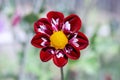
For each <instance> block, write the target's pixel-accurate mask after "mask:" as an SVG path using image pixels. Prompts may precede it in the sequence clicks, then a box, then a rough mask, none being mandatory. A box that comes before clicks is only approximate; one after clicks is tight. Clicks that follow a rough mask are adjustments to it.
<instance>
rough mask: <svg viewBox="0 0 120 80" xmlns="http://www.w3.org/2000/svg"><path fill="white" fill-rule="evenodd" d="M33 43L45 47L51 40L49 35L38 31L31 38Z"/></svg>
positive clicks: (38, 46)
mask: <svg viewBox="0 0 120 80" xmlns="http://www.w3.org/2000/svg"><path fill="white" fill-rule="evenodd" d="M31 44H32V45H33V46H35V47H37V48H43V47H46V46H49V45H50V40H49V37H48V36H47V35H45V34H41V33H38V34H36V35H35V36H34V37H33V39H32V40H31Z"/></svg>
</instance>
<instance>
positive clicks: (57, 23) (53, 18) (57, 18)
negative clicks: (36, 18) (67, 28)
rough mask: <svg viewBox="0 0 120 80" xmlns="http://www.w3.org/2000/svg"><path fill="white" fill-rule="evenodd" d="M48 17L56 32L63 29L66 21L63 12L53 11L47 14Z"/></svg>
mask: <svg viewBox="0 0 120 80" xmlns="http://www.w3.org/2000/svg"><path fill="white" fill-rule="evenodd" d="M47 17H48V20H49V21H50V23H51V25H52V29H53V30H54V31H58V30H60V29H61V25H62V23H63V19H64V15H63V14H62V13H61V12H57V11H51V12H49V13H48V14H47Z"/></svg>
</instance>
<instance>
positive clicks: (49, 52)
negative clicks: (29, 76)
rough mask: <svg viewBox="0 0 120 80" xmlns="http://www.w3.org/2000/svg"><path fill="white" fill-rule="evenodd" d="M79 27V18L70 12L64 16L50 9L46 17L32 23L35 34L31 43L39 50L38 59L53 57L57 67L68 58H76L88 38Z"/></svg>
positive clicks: (62, 64) (86, 44) (85, 45)
mask: <svg viewBox="0 0 120 80" xmlns="http://www.w3.org/2000/svg"><path fill="white" fill-rule="evenodd" d="M80 28H81V20H80V18H79V17H78V16H77V15H75V14H72V15H70V16H68V17H66V18H64V15H63V14H62V13H60V12H56V11H51V12H49V13H48V14H47V18H41V19H39V20H38V21H37V22H35V23H34V31H35V33H36V34H35V36H34V37H33V39H32V41H31V43H32V45H33V46H35V47H37V48H42V50H41V51H40V59H41V60H42V61H43V62H47V61H49V60H50V59H52V58H53V62H54V63H55V65H56V66H58V67H63V66H64V65H65V64H67V62H68V58H70V59H72V60H77V59H78V58H79V57H80V52H79V50H82V49H84V48H86V47H87V46H88V39H87V37H86V36H85V35H84V34H83V33H82V32H78V31H79V29H80Z"/></svg>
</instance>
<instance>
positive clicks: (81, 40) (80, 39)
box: [69, 32, 89, 50]
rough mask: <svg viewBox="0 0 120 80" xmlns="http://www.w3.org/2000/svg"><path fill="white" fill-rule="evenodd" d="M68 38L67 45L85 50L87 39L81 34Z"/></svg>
mask: <svg viewBox="0 0 120 80" xmlns="http://www.w3.org/2000/svg"><path fill="white" fill-rule="evenodd" d="M70 38H71V39H70V40H69V43H70V44H71V45H72V46H75V47H77V48H78V49H79V50H82V49H84V48H86V47H87V46H88V44H89V41H88V38H87V37H86V36H85V35H84V34H83V33H82V32H78V33H74V34H73V35H71V36H70Z"/></svg>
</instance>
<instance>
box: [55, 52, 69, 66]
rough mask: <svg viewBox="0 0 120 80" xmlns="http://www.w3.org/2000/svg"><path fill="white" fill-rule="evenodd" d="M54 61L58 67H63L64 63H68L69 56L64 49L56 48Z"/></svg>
mask: <svg viewBox="0 0 120 80" xmlns="http://www.w3.org/2000/svg"><path fill="white" fill-rule="evenodd" d="M53 62H54V63H55V65H56V66H58V67H63V66H64V65H66V64H67V62H68V58H67V56H66V55H65V54H64V51H63V50H56V55H55V56H54V57H53Z"/></svg>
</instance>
